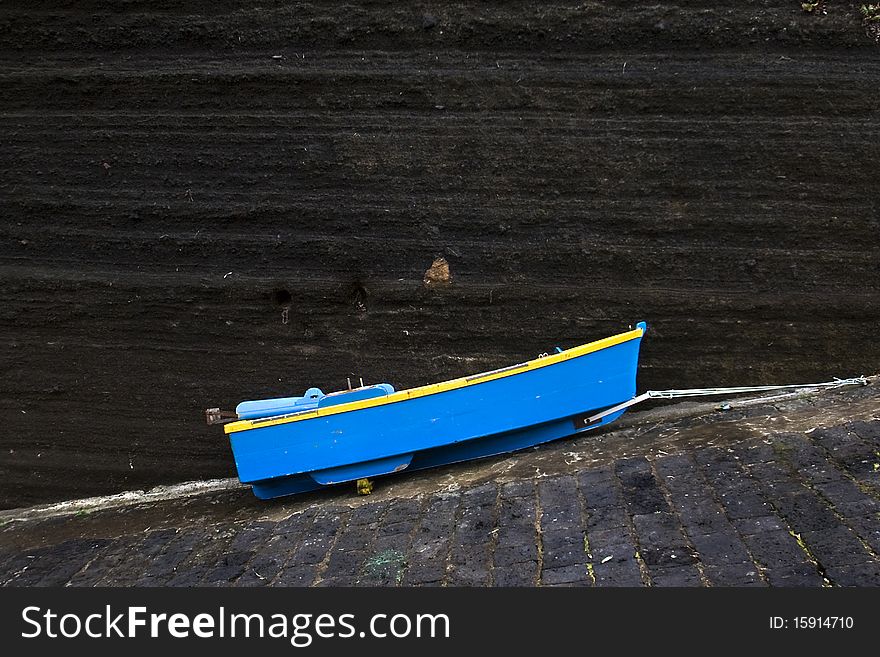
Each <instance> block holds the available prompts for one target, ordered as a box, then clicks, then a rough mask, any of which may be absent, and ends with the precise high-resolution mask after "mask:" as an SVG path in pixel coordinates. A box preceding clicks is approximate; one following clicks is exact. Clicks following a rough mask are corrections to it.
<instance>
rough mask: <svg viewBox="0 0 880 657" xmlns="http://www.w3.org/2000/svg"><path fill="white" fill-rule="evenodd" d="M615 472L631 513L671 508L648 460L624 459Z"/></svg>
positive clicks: (646, 512) (653, 511)
mask: <svg viewBox="0 0 880 657" xmlns="http://www.w3.org/2000/svg"><path fill="white" fill-rule="evenodd" d="M615 472H616V474H617V476H618V479H619V480H620V484H621V489H622V492H623V498H624V501H625V502H626V505H627V509H628V511H629V513H630V515H634V516H635V515H646V514H649V513H656V512H658V511H668V510H669V508H668V506H667V504H666V499H665V497H664V496H663V493H662V491H661V490H660V488H659V486H658V485H657V480H656V479H655V478H654V473H653V472H651V466H650V464H649V463H648V461H647V460H645V459H644V458H632V459H622V460H621V461H618V462H617V464H616V466H615Z"/></svg>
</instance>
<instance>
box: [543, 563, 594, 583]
mask: <svg viewBox="0 0 880 657" xmlns="http://www.w3.org/2000/svg"><path fill="white" fill-rule="evenodd" d="M540 581H541V584H543V585H547V586H556V585H559V584H580V585H583V586H591V585H592V583H593V580H592V578H591V577H590V574H589V572H588V571H587V568H586V566H582V565H574V566H563V567H561V568H544V569H543V570H542V571H541V580H540Z"/></svg>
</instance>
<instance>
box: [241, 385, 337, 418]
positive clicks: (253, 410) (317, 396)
mask: <svg viewBox="0 0 880 657" xmlns="http://www.w3.org/2000/svg"><path fill="white" fill-rule="evenodd" d="M324 396H325V395H324V393H323V392H321V390H320V388H309V389H308V390H306V392H305V394H304V395H303V396H302V397H276V398H275V399H258V400H256V401H244V402H241V403H240V404H239V405H238V406H236V407H235V412H236V413H237V414H238V418H239V419H240V420H254V419H256V418H261V417H272V416H273V415H287V414H289V413H299V412H300V411H309V410H311V409H313V408H316V407H317V406H318V403H319V402H320V400H321V398H322V397H324Z"/></svg>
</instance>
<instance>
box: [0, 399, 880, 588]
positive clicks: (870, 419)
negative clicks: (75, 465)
mask: <svg viewBox="0 0 880 657" xmlns="http://www.w3.org/2000/svg"><path fill="white" fill-rule="evenodd" d="M878 388H880V386H878V385H876V384H874V385H871V386H867V387H866V388H861V389H858V390H853V391H847V392H836V393H826V394H825V395H824V396H820V397H819V398H815V399H807V400H804V399H794V400H791V401H784V402H779V403H774V404H772V405H771V404H767V403H765V404H763V405H756V406H753V407H744V408H743V409H739V410H737V409H732V410H731V411H728V412H726V413H725V412H719V411H710V412H703V413H702V414H700V413H697V414H691V415H690V416H686V415H687V414H685V416H684V417H681V418H679V419H675V418H674V417H673V416H672V415H667V416H665V420H664V421H662V422H655V421H654V419H652V418H654V417H655V416H654V415H652V414H651V412H649V413H647V414H645V415H644V416H642V419H641V420H638V421H637V422H635V423H634V424H631V425H630V426H624V427H622V428H621V429H619V430H617V431H612V432H609V433H607V434H604V435H603V436H601V437H599V436H596V437H593V438H589V437H584V438H579V439H577V440H576V441H568V442H567V443H566V441H562V442H561V443H557V444H555V445H553V446H548V447H546V448H541V449H536V450H531V451H526V452H523V453H520V454H516V455H512V456H509V457H507V458H502V459H494V460H487V461H483V462H480V463H479V464H470V465H468V466H460V467H459V469H458V470H455V469H454V468H453V469H451V471H450V469H441V470H439V471H436V472H434V473H433V474H431V473H426V474H424V475H421V476H422V477H424V478H426V479H425V480H424V481H422V480H421V479H420V478H419V475H410V477H411V478H410V479H409V481H408V483H407V482H405V483H404V485H403V487H402V488H399V489H393V490H392V492H391V493H389V494H384V495H383V494H382V493H381V491H380V493H379V494H377V495H374V496H371V497H368V498H356V497H353V496H351V494H350V491H348V490H347V489H346V490H345V491H327V492H324V493H321V494H315V495H311V496H307V498H305V499H297V498H291V501H285V502H282V503H276V504H274V505H273V504H269V505H266V503H264V502H258V501H256V500H252V499H250V497H249V493H247V492H246V491H242V490H234V491H226V492H221V493H217V494H213V495H203V496H201V497H200V498H199V499H198V500H195V501H194V500H189V501H187V502H184V501H180V500H169V501H166V502H164V503H163V504H164V505H165V507H166V508H165V510H164V511H163V512H162V513H161V514H156V513H155V511H156V509H155V508H151V507H150V505H142V507H140V508H138V509H134V510H132V509H128V510H119V509H107V510H105V511H99V512H94V513H81V514H67V515H56V516H47V517H39V516H37V517H32V518H28V517H25V518H24V519H10V518H7V520H6V522H5V525H4V526H3V527H2V529H0V546H2V547H0V582H2V584H4V585H6V586H52V585H68V586H96V585H108V586H193V585H209V586H228V585H233V586H266V585H274V586H336V585H380V586H397V585H401V586H409V585H417V586H533V585H549V586H560V585H561V586H877V585H880V557H878V555H880V472H878V470H880V391H878ZM658 425H659V426H658ZM731 427H739V428H740V429H742V428H743V427H746V428H748V430H747V431H740V432H737V433H735V434H733V435H731V433H730V428H731ZM615 445H617V447H618V448H619V449H617V450H616V451H615V450H614V449H612V447H614V446H615ZM640 449H641V450H642V451H641V452H640V451H639V450H640ZM602 450H604V456H602V458H597V454H599V455H600V456H601V453H603V452H602ZM511 464H516V468H513V467H511ZM475 472H476V473H478V474H480V476H474V473H475ZM451 478H453V479H458V480H459V481H458V483H456V484H453V485H449V480H450V479H451ZM383 481H386V480H380V481H379V482H378V485H377V488H378V489H381V488H382V482H383ZM426 482H427V484H426ZM432 482H433V483H432ZM416 483H418V484H419V485H415V484H416ZM435 484H436V485H435ZM407 485H409V486H411V489H407V487H406V486H407ZM431 486H433V489H432V488H431ZM194 509H196V510H194ZM206 509H208V510H206ZM230 509H232V510H231V511H230ZM227 511H229V515H224V514H226V513H227ZM122 516H126V517H127V520H126V521H125V522H121V521H120V520H119V518H120V517H122ZM157 518H158V519H159V520H158V521H157Z"/></svg>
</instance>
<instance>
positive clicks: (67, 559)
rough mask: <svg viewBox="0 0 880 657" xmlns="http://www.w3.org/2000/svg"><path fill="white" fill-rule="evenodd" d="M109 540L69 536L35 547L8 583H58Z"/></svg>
mask: <svg viewBox="0 0 880 657" xmlns="http://www.w3.org/2000/svg"><path fill="white" fill-rule="evenodd" d="M109 544H110V541H108V540H106V539H80V538H77V539H69V540H67V541H64V542H62V543H59V544H58V545H56V546H53V547H51V548H44V549H42V550H39V551H35V552H34V555H35V558H34V559H32V560H30V563H29V564H28V567H27V568H26V569H24V570H22V571H21V572H20V573H19V574H18V575H17V576H16V577H14V578H13V579H11V581H10V582H9V584H8V585H9V586H61V585H63V584H66V583H67V581H68V580H69V579H70V578H71V577H73V576H74V575H75V574H76V573H77V572H79V571H80V570H81V569H82V568H83V567H84V566H85V565H86V564H88V563H89V562H90V561H92V560H93V559H94V558H95V557H97V556H98V555H99V554H100V553H101V552H102V551H103V549H104V548H105V547H107V546H108V545H109Z"/></svg>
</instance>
